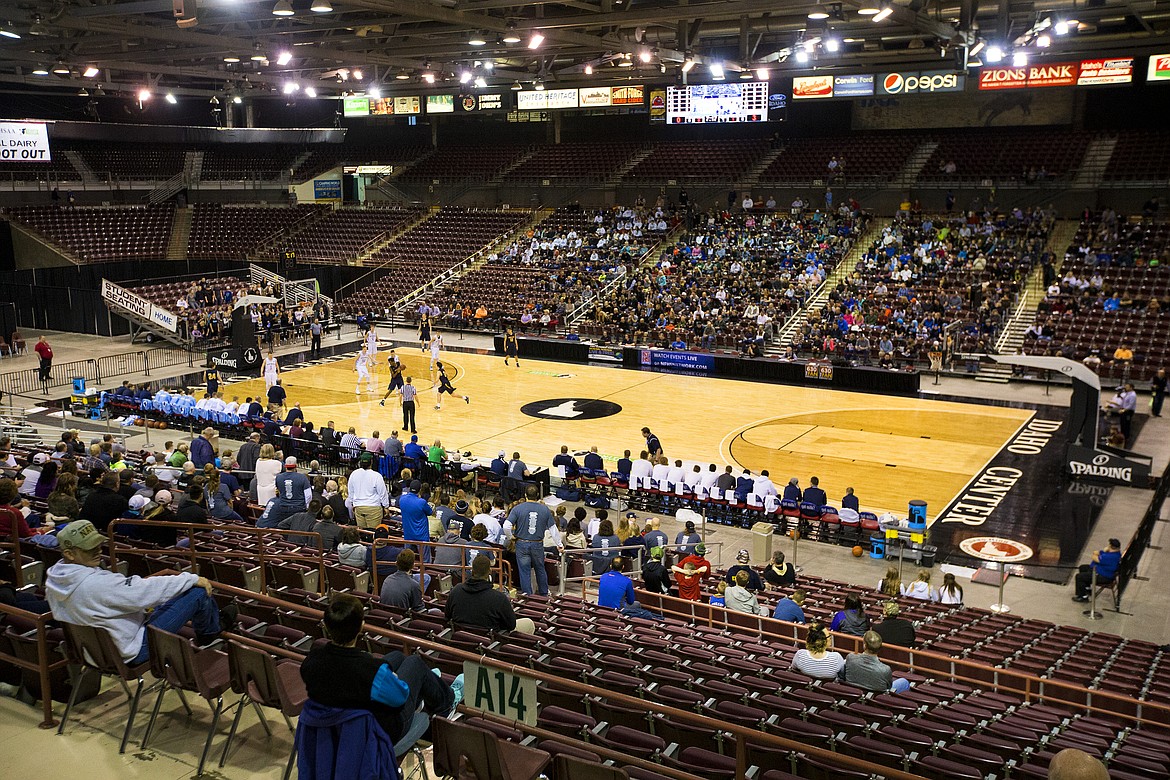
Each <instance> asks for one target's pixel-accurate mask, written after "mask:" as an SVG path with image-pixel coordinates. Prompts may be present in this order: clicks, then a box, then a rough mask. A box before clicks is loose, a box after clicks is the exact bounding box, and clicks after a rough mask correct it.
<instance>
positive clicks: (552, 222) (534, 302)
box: [433, 206, 665, 329]
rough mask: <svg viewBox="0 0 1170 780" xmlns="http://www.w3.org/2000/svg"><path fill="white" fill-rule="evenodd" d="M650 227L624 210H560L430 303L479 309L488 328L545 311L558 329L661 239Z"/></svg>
mask: <svg viewBox="0 0 1170 780" xmlns="http://www.w3.org/2000/svg"><path fill="white" fill-rule="evenodd" d="M651 221H654V222H655V223H657V220H656V219H653V215H651V214H649V213H648V212H645V211H644V210H639V211H637V212H635V210H634V209H632V208H628V207H621V206H618V207H614V208H613V209H608V210H603V211H599V212H590V211H583V210H581V209H579V208H573V207H563V208H560V209H557V210H556V211H554V212H553V213H552V214H550V215H549V217H548V218H547V219H545V220H544V221H543V222H541V223H540V224H539V225H537V226H536V228H534V229H533V230H532V231H530V233H529V235H526V236H524V237H522V238H520V239H518V240H516V241H514V242H512V243H511V244H510V245H508V246H506V247H503V248H502V249H501V250H500V251H499V252H493V253H492V255H490V256H489V257H488V262H487V264H486V265H483V266H481V267H479V268H476V269H474V270H472V271H470V272H469V273H467V274H466V275H464V276H462V277H460V278H459V279H458V280H457V281H456V282H455V283H453V284H452V285H450V286H449V287H446V288H444V289H443V290H441V291H440V292H439V293H438V294H437V295H436V296H433V300H434V301H435V302H437V303H438V304H439V306H440V308H442V309H443V310H445V311H455V310H460V309H462V308H463V307H467V308H468V309H469V310H471V311H474V310H476V309H478V308H479V307H480V306H484V307H486V309H487V311H488V314H489V317H488V321H489V322H492V323H498V322H499V321H500V319H501V318H506V319H509V320H511V321H513V322H516V321H518V320H520V318H521V316H522V315H523V314H524V313H525V312H528V313H529V315H531V316H532V317H533V318H534V320H537V321H538V320H539V319H540V317H541V315H542V313H543V312H546V311H547V312H548V313H549V314H550V315H551V316H552V317H553V318H554V319H555V320H557V321H558V322H562V321H563V320H564V315H565V313H566V312H569V311H572V310H573V309H574V308H575V307H576V306H577V305H578V304H579V303H581V302H582V301H588V300H592V299H593V298H594V297H595V296H596V295H597V293H598V292H599V290H600V289H601V288H602V287H604V286H605V285H606V284H607V283H608V282H610V281H611V280H612V279H614V278H615V274H616V273H618V271H617V269H618V267H619V266H623V265H624V266H625V267H626V268H627V270H629V269H632V268H634V267H636V266H637V265H638V264H639V263H640V262H641V260H642V258H643V257H644V256H645V254H646V252H647V251H649V249H650V247H651V246H653V245H654V244H656V243H657V242H658V241H660V240H661V239H662V237H663V236H664V235H665V231H664V230H652V229H651V228H650V227H649V223H650V222H651ZM662 224H663V226H664V227H665V222H664V223H662ZM599 230H602V231H604V232H603V233H599V232H598V231H599ZM635 233H638V234H640V235H635ZM483 324H485V325H486V324H488V323H486V322H485V323H483ZM532 324H533V326H535V322H533V323H532ZM522 329H524V328H523V326H522Z"/></svg>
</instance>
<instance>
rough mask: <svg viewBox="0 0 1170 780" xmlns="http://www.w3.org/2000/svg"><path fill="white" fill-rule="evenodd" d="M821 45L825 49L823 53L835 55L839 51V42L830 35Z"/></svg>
mask: <svg viewBox="0 0 1170 780" xmlns="http://www.w3.org/2000/svg"><path fill="white" fill-rule="evenodd" d="M823 45H824V47H825V51H827V52H829V53H830V54H836V53H837V52H839V51H841V41H839V40H837V39H836V38H834V37H833V36H831V35H830V36H829V37H828V38H825V42H824V44H823Z"/></svg>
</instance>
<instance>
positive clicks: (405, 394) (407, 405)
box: [402, 376, 418, 433]
mask: <svg viewBox="0 0 1170 780" xmlns="http://www.w3.org/2000/svg"><path fill="white" fill-rule="evenodd" d="M413 382H414V377H411V376H408V377H407V378H406V384H405V385H403V386H402V428H403V430H409V431H410V432H411V433H418V431H417V430H416V429H415V422H414V399H415V396H417V395H418V389H417V388H416V387H415V386H414V384H413Z"/></svg>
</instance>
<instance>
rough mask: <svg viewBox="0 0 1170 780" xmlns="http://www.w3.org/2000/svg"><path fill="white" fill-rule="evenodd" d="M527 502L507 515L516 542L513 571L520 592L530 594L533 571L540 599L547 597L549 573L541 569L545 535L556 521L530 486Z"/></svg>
mask: <svg viewBox="0 0 1170 780" xmlns="http://www.w3.org/2000/svg"><path fill="white" fill-rule="evenodd" d="M525 498H527V500H526V501H524V503H522V504H517V505H516V506H515V507H513V508H512V511H511V512H510V513H508V522H509V523H511V524H512V535H513V538H515V540H516V569H517V571H518V573H519V576H520V590H521V592H523V593H529V594H530V593H532V572H533V571H535V572H536V588H537V592H538V593H540V595H541V596H547V595H548V571H547V570H546V569H545V568H544V534H545V531H547V530H548V529H549V528H555V527H556V520H555V519H554V518H553V514H552V512H551V511H549V508H548V506H546V505H545V504H542V503H541V502H540V501H539V499H540V488H539V487H537V486H536V485H529V486H528V487H527V488H526V489H525Z"/></svg>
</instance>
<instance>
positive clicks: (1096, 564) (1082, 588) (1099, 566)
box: [1073, 539, 1121, 601]
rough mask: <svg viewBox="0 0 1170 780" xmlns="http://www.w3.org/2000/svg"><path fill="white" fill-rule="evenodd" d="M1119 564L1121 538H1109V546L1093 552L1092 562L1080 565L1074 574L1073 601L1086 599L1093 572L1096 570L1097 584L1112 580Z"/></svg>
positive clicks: (1090, 586)
mask: <svg viewBox="0 0 1170 780" xmlns="http://www.w3.org/2000/svg"><path fill="white" fill-rule="evenodd" d="M1120 565H1121V540H1120V539H1110V540H1109V546H1108V547H1106V548H1105V549H1104V550H1098V551H1097V552H1095V553H1093V562H1092V563H1088V564H1085V565H1083V566H1081V568H1080V571H1078V572H1077V576H1076V588H1077V595H1075V596H1073V601H1088V600H1089V591H1090V590H1091V589H1092V587H1093V572H1094V571H1096V572H1097V584H1098V585H1101V584H1102V583H1106V582H1112V581H1113V579H1114V578H1115V577H1116V576H1117V568H1118V567H1119V566H1120Z"/></svg>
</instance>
